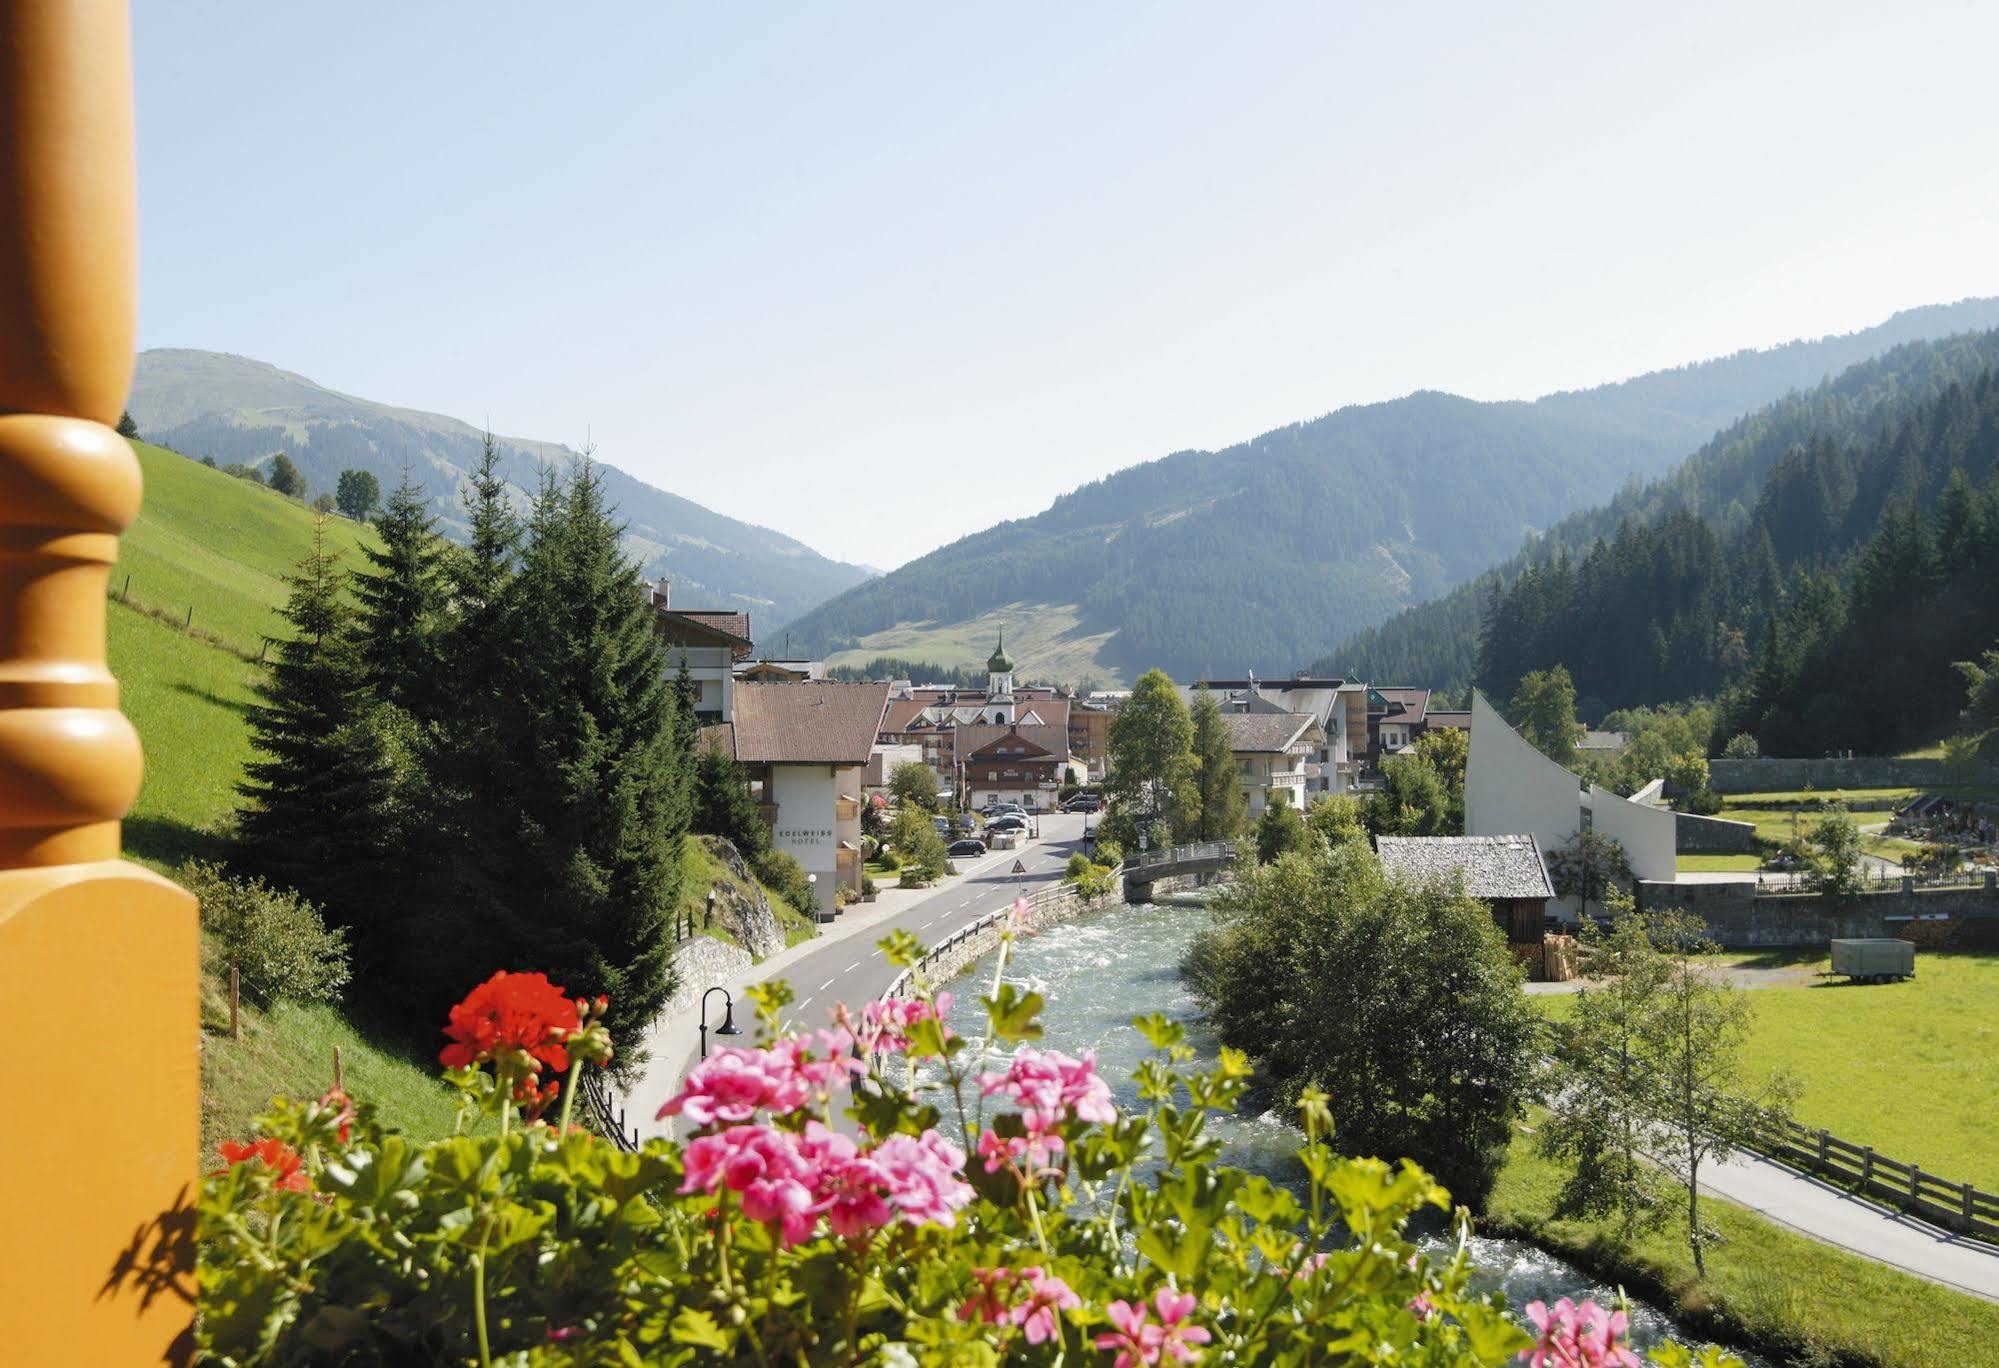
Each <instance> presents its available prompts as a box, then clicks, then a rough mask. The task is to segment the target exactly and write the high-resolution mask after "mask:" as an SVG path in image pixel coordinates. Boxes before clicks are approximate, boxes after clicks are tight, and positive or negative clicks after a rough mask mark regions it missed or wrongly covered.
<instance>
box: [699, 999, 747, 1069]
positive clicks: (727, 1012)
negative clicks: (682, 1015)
mask: <svg viewBox="0 0 1999 1368" xmlns="http://www.w3.org/2000/svg"><path fill="white" fill-rule="evenodd" d="M716 993H720V994H721V995H722V1024H721V1025H720V1026H717V1027H716V1028H715V1034H716V1035H718V1036H732V1035H741V1034H742V1032H741V1031H739V1030H737V1029H736V1000H735V999H734V998H732V997H730V996H729V990H728V989H727V988H724V987H723V986H722V985H721V984H719V983H718V984H716V985H715V986H714V987H713V988H710V989H709V990H708V991H707V992H705V993H703V994H702V995H701V1057H702V1058H703V1059H706V1058H707V1057H708V999H709V997H711V996H712V995H714V994H716Z"/></svg>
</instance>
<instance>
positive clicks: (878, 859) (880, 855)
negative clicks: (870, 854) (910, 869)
mask: <svg viewBox="0 0 1999 1368" xmlns="http://www.w3.org/2000/svg"><path fill="white" fill-rule="evenodd" d="M875 863H876V864H878V865H880V866H881V867H882V868H883V869H886V870H888V871H890V872H891V873H893V872H894V871H895V870H898V869H901V868H902V856H900V855H898V854H896V853H895V852H894V851H893V850H890V849H889V848H888V847H887V846H883V847H882V848H881V849H880V850H877V851H876V852H875Z"/></svg>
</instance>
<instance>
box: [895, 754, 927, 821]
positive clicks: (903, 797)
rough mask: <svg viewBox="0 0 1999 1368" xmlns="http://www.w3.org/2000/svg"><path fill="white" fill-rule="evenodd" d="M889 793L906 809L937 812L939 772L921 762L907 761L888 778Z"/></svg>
mask: <svg viewBox="0 0 1999 1368" xmlns="http://www.w3.org/2000/svg"><path fill="white" fill-rule="evenodd" d="M888 791H889V792H890V793H891V794H893V795H894V796H895V801H896V802H898V803H900V804H902V805H903V806H904V807H909V808H920V809H921V810H923V811H924V812H935V811H936V810H937V771H936V770H933V769H931V768H930V766H928V765H926V764H924V763H923V762H922V761H920V760H906V761H904V762H903V763H902V764H900V765H897V766H896V767H895V768H894V769H893V770H892V771H890V773H889V776H888Z"/></svg>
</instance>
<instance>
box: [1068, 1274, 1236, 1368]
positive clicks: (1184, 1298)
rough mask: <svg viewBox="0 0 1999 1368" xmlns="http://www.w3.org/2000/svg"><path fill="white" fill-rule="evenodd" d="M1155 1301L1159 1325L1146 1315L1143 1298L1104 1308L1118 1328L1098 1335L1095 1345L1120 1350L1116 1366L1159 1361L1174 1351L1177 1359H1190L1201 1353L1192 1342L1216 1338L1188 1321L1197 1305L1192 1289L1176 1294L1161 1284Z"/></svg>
mask: <svg viewBox="0 0 1999 1368" xmlns="http://www.w3.org/2000/svg"><path fill="white" fill-rule="evenodd" d="M1152 1304H1153V1306H1154V1308H1155V1309H1157V1310H1158V1312H1159V1323H1158V1324H1157V1325H1154V1324H1153V1323H1152V1322H1151V1320H1150V1318H1149V1317H1148V1316H1147V1314H1146V1309H1145V1303H1144V1302H1140V1303H1138V1304H1137V1305H1136V1306H1134V1305H1132V1304H1130V1303H1128V1302H1123V1301H1114V1302H1112V1303H1111V1304H1110V1305H1109V1306H1106V1307H1105V1308H1104V1314H1105V1315H1107V1316H1109V1317H1110V1322H1111V1324H1112V1325H1113V1326H1115V1327H1116V1329H1114V1330H1108V1331H1105V1332H1104V1333H1103V1334H1101V1335H1098V1336H1097V1339H1096V1345H1097V1348H1099V1349H1115V1350H1116V1351H1117V1362H1116V1365H1115V1368H1142V1365H1149V1364H1154V1363H1158V1362H1160V1360H1161V1358H1162V1356H1166V1355H1171V1357H1172V1359H1173V1361H1174V1362H1176V1363H1191V1362H1192V1361H1193V1360H1194V1359H1195V1358H1196V1357H1197V1356H1198V1355H1199V1353H1200V1351H1199V1350H1198V1349H1195V1348H1194V1347H1193V1346H1194V1345H1197V1344H1206V1343H1207V1342H1208V1341H1209V1340H1210V1339H1211V1338H1213V1337H1212V1336H1211V1335H1209V1334H1208V1332H1207V1331H1206V1330H1205V1329H1203V1328H1202V1327H1201V1326H1198V1325H1190V1324H1188V1323H1187V1317H1188V1316H1190V1315H1191V1314H1193V1311H1194V1306H1195V1300H1194V1296H1193V1294H1192V1293H1187V1294H1185V1295H1181V1296H1176V1295H1174V1292H1173V1289H1172V1288H1170V1287H1162V1288H1160V1289H1159V1291H1158V1292H1157V1293H1156V1294H1154V1296H1153V1299H1152Z"/></svg>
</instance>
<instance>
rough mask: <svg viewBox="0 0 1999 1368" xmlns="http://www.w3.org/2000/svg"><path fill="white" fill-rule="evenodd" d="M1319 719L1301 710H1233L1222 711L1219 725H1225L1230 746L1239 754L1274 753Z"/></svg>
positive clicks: (1284, 748)
mask: <svg viewBox="0 0 1999 1368" xmlns="http://www.w3.org/2000/svg"><path fill="white" fill-rule="evenodd" d="M1317 721H1318V719H1317V718H1315V717H1308V716H1306V715H1305V714H1304V713H1288V712H1279V713H1265V712H1254V713H1232V712H1225V713H1223V714H1222V725H1223V726H1225V727H1227V728H1228V733H1229V749H1230V750H1232V751H1234V752H1236V753H1237V754H1238V755H1261V754H1274V753H1276V752H1279V751H1286V750H1289V749H1290V748H1291V746H1292V744H1293V743H1294V742H1296V741H1297V739H1298V734H1299V733H1300V732H1302V731H1304V730H1305V729H1306V728H1307V727H1309V726H1312V725H1313V724H1314V723H1316V722H1317Z"/></svg>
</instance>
